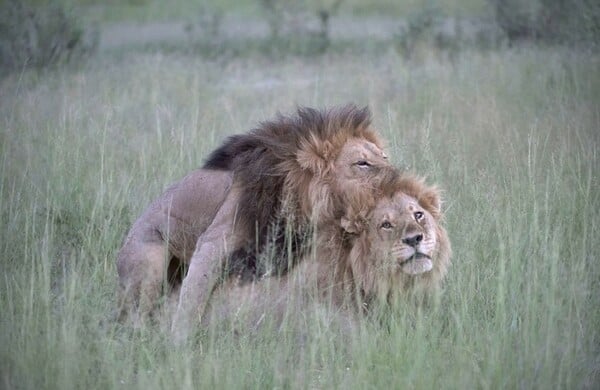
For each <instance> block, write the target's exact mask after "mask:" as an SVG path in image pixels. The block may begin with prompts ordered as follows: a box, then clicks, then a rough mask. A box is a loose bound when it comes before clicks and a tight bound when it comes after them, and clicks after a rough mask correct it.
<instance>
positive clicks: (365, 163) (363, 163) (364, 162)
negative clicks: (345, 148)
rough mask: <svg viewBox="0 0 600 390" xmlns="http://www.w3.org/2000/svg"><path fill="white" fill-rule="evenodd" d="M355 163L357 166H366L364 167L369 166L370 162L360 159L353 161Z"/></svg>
mask: <svg viewBox="0 0 600 390" xmlns="http://www.w3.org/2000/svg"><path fill="white" fill-rule="evenodd" d="M355 165H358V166H359V167H363V168H366V167H370V166H371V164H370V163H369V162H368V161H366V160H360V161H357V162H356V163H355Z"/></svg>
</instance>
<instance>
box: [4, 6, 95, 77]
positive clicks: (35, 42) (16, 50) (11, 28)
mask: <svg viewBox="0 0 600 390" xmlns="http://www.w3.org/2000/svg"><path fill="white" fill-rule="evenodd" d="M97 43H98V32H97V31H94V30H93V29H90V30H89V31H86V30H84V28H83V26H81V25H80V23H78V21H77V20H76V19H75V17H74V16H73V15H71V14H70V13H68V12H67V11H66V9H65V8H64V7H63V6H62V5H61V4H60V3H58V2H48V3H46V4H42V5H31V6H29V5H27V4H25V3H24V2H23V1H20V0H5V1H3V2H1V3H0V68H2V69H3V70H9V71H10V70H13V69H21V68H25V67H37V68H41V67H45V66H48V65H53V64H59V63H64V62H67V61H71V60H73V59H76V58H77V59H80V58H82V57H84V56H87V55H89V54H90V53H92V52H93V51H94V50H95V49H96V47H97Z"/></svg>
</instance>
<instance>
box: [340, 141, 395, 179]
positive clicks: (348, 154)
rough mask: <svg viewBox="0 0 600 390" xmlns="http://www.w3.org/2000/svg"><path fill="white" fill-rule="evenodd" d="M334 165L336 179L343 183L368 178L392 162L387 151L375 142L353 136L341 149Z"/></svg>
mask: <svg viewBox="0 0 600 390" xmlns="http://www.w3.org/2000/svg"><path fill="white" fill-rule="evenodd" d="M334 166H335V169H334V172H335V175H336V180H337V182H338V183H341V182H348V181H355V180H359V181H364V180H365V179H367V180H368V179H369V178H372V177H373V176H375V175H377V173H378V172H379V171H380V170H381V169H382V168H383V167H389V166H390V163H389V161H388V158H387V155H386V154H385V152H384V151H383V150H381V148H379V147H378V146H377V145H375V144H374V143H373V142H370V141H368V140H366V139H363V138H352V139H349V140H348V141H346V143H345V144H344V146H343V147H342V149H341V150H340V153H339V154H338V156H337V158H336V160H335V163H334Z"/></svg>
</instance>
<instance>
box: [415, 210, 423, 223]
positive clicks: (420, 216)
mask: <svg viewBox="0 0 600 390" xmlns="http://www.w3.org/2000/svg"><path fill="white" fill-rule="evenodd" d="M424 216H425V214H423V212H422V211H416V212H415V219H416V220H417V221H419V220H421V219H423V217H424Z"/></svg>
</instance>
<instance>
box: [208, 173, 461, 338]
mask: <svg viewBox="0 0 600 390" xmlns="http://www.w3.org/2000/svg"><path fill="white" fill-rule="evenodd" d="M354 195H355V196H351V197H349V198H348V204H347V209H346V212H345V213H344V215H343V216H342V217H341V218H340V219H338V221H337V222H336V223H331V224H329V225H326V226H323V227H322V228H323V231H322V232H321V233H320V234H319V236H318V238H317V239H316V242H315V245H316V247H315V248H314V251H312V253H313V254H311V255H306V256H307V257H308V258H307V259H304V260H303V261H302V262H301V263H300V264H298V266H296V267H295V268H294V269H293V270H291V271H290V272H289V273H288V274H286V275H284V276H283V277H281V278H277V277H268V278H263V279H261V280H257V281H255V282H252V283H244V281H243V279H240V280H239V281H238V280H235V279H233V278H232V279H230V281H229V282H228V283H226V284H224V285H223V286H222V287H221V288H220V289H218V290H217V292H216V293H215V294H214V296H213V299H212V300H211V302H210V303H209V305H210V313H211V315H210V316H206V317H205V318H204V319H203V320H204V321H205V323H209V322H210V321H215V320H216V321H218V320H222V319H231V318H232V317H239V316H240V313H244V314H245V315H247V317H246V318H244V319H245V320H246V321H247V322H251V324H249V325H250V328H251V329H252V328H254V327H256V326H258V325H259V324H260V323H261V322H262V321H265V319H266V318H268V317H269V316H271V317H272V319H275V320H276V321H277V322H279V323H280V322H281V321H282V319H283V316H284V315H285V313H288V314H293V313H305V309H306V308H307V307H309V305H311V304H315V303H316V304H317V305H325V307H329V308H333V309H334V310H333V312H332V314H334V315H336V316H338V317H340V316H341V317H342V320H343V321H344V322H346V321H347V320H353V319H356V318H357V317H358V316H360V315H361V314H363V313H364V312H365V311H368V310H369V308H370V307H371V306H373V305H372V304H373V303H375V302H377V303H378V304H383V305H389V304H393V303H394V302H396V301H397V300H399V299H405V298H406V297H407V296H408V295H411V294H415V293H419V294H425V295H428V294H430V293H431V292H433V291H434V290H436V289H437V288H438V287H439V285H440V283H441V281H442V280H443V278H444V276H445V275H446V272H447V270H448V266H449V265H450V257H451V247H450V241H449V239H448V235H447V233H446V230H445V229H444V227H443V226H442V225H441V221H442V211H441V207H440V195H439V192H438V190H437V189H436V188H435V187H431V186H428V185H426V184H425V183H424V181H423V180H422V179H420V178H417V177H415V176H412V175H402V176H398V175H397V174H395V173H394V172H390V174H389V175H388V177H387V178H386V179H385V180H384V181H383V183H382V184H381V186H380V188H379V190H378V193H377V194H375V196H365V194H360V193H355V194H354ZM273 316H274V317H273ZM242 323H244V322H242ZM245 325H248V324H245Z"/></svg>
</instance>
